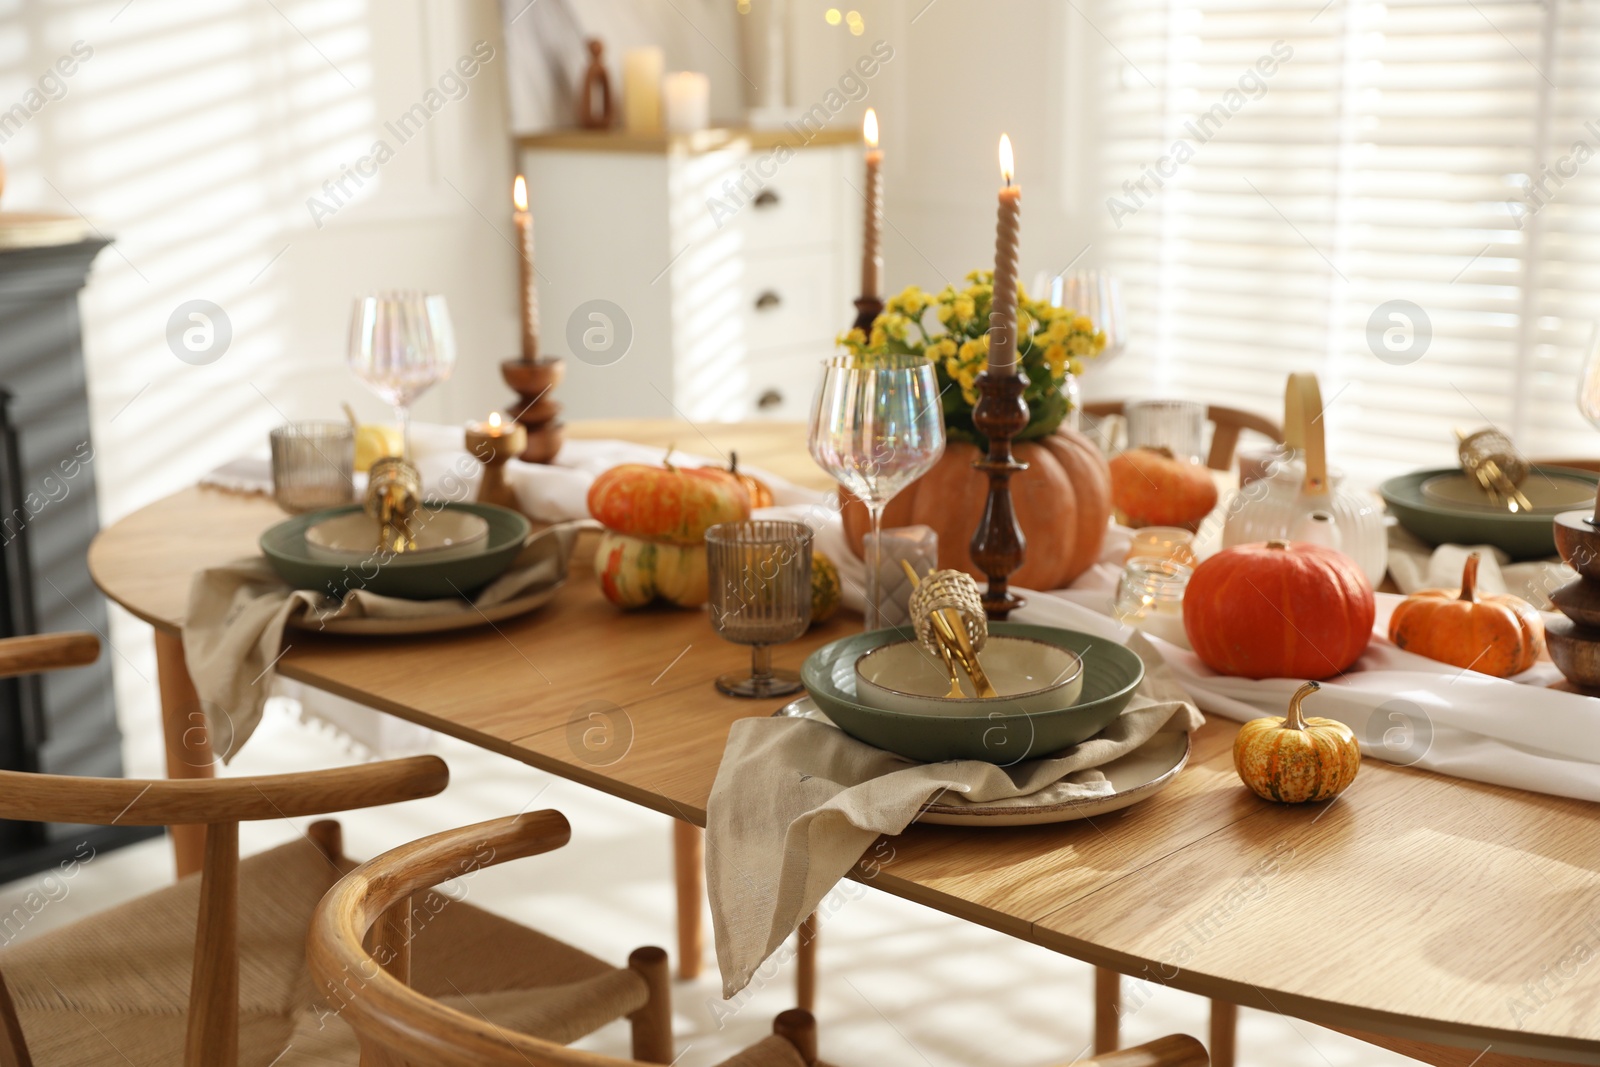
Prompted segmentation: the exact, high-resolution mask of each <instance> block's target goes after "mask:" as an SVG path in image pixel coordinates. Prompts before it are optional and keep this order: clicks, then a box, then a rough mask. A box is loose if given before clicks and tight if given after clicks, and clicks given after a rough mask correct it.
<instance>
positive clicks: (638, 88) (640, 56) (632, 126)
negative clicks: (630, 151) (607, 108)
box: [622, 47, 666, 133]
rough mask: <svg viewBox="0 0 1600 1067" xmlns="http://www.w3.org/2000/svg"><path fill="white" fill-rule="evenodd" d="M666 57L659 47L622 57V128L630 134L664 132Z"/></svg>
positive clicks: (628, 52)
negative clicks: (662, 114) (662, 87)
mask: <svg viewBox="0 0 1600 1067" xmlns="http://www.w3.org/2000/svg"><path fill="white" fill-rule="evenodd" d="M665 66H666V57H665V56H664V55H663V54H662V51H661V49H659V48H653V47H652V48H630V49H628V51H627V52H625V53H623V56H622V125H623V128H624V129H626V130H627V131H628V132H629V133H660V132H661V72H662V69H663V68H664V67H665Z"/></svg>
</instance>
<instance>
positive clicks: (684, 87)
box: [661, 70, 711, 133]
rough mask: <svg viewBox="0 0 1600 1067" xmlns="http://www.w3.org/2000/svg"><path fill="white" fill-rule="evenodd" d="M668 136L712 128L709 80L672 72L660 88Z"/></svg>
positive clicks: (700, 76)
mask: <svg viewBox="0 0 1600 1067" xmlns="http://www.w3.org/2000/svg"><path fill="white" fill-rule="evenodd" d="M661 89H662V96H663V100H664V105H665V109H666V116H667V132H668V133H694V132H695V131H697V130H703V129H705V128H706V127H707V126H710V125H711V79H710V78H707V77H706V76H705V75H704V74H698V73H696V72H694V71H692V70H680V71H674V72H673V73H671V74H668V75H667V78H666V81H665V82H663V83H662V85H661Z"/></svg>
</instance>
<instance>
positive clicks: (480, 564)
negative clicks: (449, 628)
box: [261, 504, 532, 600]
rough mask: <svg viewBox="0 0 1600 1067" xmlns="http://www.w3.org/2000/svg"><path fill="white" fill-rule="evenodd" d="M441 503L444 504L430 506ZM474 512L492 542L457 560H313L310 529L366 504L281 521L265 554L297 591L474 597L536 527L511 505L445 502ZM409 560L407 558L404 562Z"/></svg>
mask: <svg viewBox="0 0 1600 1067" xmlns="http://www.w3.org/2000/svg"><path fill="white" fill-rule="evenodd" d="M430 506H439V505H430ZM442 506H443V507H446V508H454V509H456V510H459V511H467V512H471V513H472V514H474V515H478V516H480V517H482V518H483V519H485V520H487V522H488V523H489V541H488V544H487V545H486V546H485V547H484V550H483V551H482V552H478V553H476V554H474V555H471V556H462V557H459V558H456V559H444V560H428V559H426V558H425V557H423V556H417V557H413V558H409V559H408V558H405V557H399V556H396V557H391V558H389V559H387V560H385V559H382V558H381V556H380V555H379V553H378V552H377V551H376V550H374V552H373V555H372V558H371V559H370V560H366V561H363V562H361V563H352V564H340V563H326V562H323V561H322V560H319V559H313V558H312V556H311V553H310V551H309V550H308V549H307V548H306V530H308V529H310V528H311V527H312V526H314V525H316V524H317V523H319V522H322V521H323V520H324V519H331V518H334V517H336V516H338V515H342V514H346V513H348V512H351V511H360V510H361V505H359V504H352V505H347V506H345V507H339V508H328V509H326V510H323V511H313V512H309V513H307V514H305V515H296V516H295V517H294V518H292V519H289V520H288V521H286V522H280V523H278V525H276V526H274V527H272V528H271V529H270V530H268V531H267V532H266V533H264V534H262V535H261V553H262V555H264V556H266V557H267V561H268V562H269V563H271V564H272V569H273V570H275V571H277V572H278V575H279V577H281V578H282V579H283V580H284V581H285V582H288V583H289V584H290V585H291V586H293V587H294V588H296V589H312V590H315V591H317V592H319V593H326V594H327V595H329V596H331V597H334V598H335V599H340V600H342V599H343V598H344V595H345V594H346V593H350V592H355V591H357V590H363V589H364V590H366V591H367V592H369V593H377V594H378V595H380V596H392V597H400V598H401V599H404V600H442V599H444V598H446V597H460V596H468V597H470V596H471V595H472V594H474V593H476V592H477V591H478V590H479V589H482V588H483V587H484V586H486V585H488V584H489V583H490V582H492V581H494V580H495V579H496V578H498V577H500V575H502V574H504V573H505V572H506V571H507V570H508V569H509V568H510V567H511V563H512V561H513V560H515V559H516V558H517V553H518V552H521V551H522V545H523V543H524V542H525V541H527V539H528V532H529V531H530V530H531V529H532V527H531V525H530V524H529V522H528V520H527V519H525V518H523V516H522V515H520V514H519V513H517V512H515V511H512V510H511V509H510V508H502V507H496V506H495V505H493V504H444V505H442ZM402 560H403V562H402Z"/></svg>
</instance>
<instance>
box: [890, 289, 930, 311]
mask: <svg viewBox="0 0 1600 1067" xmlns="http://www.w3.org/2000/svg"><path fill="white" fill-rule="evenodd" d="M887 306H888V309H889V310H890V311H898V312H900V313H901V314H903V315H909V316H910V317H912V318H916V317H917V316H918V315H921V314H922V310H923V309H924V308H926V307H927V306H928V294H927V293H924V292H923V291H922V290H921V289H918V288H917V287H916V286H914V285H908V286H906V287H905V288H904V289H903V290H901V292H900V295H899V296H891V297H890V298H889V301H888V305H887Z"/></svg>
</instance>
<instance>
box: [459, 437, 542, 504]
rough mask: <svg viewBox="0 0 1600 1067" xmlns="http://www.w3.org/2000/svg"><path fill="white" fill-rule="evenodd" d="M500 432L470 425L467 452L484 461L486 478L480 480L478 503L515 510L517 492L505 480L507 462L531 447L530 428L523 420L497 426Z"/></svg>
mask: <svg viewBox="0 0 1600 1067" xmlns="http://www.w3.org/2000/svg"><path fill="white" fill-rule="evenodd" d="M498 429H499V431H500V432H499V433H492V432H490V431H489V430H488V429H487V428H485V429H479V428H478V427H477V426H468V427H467V451H468V452H471V453H472V454H473V455H474V456H475V457H477V460H478V462H479V463H482V464H483V480H482V481H480V482H479V483H478V503H480V504H497V505H499V506H500V507H503V508H511V509H512V510H516V507H517V494H516V493H515V492H514V491H513V490H512V488H511V486H510V485H509V484H507V483H506V461H507V460H510V459H511V458H512V457H513V456H520V455H522V450H523V449H525V448H527V447H528V431H527V430H526V429H525V428H524V427H523V426H522V424H521V423H516V422H512V423H507V424H505V425H503V426H500V427H498Z"/></svg>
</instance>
